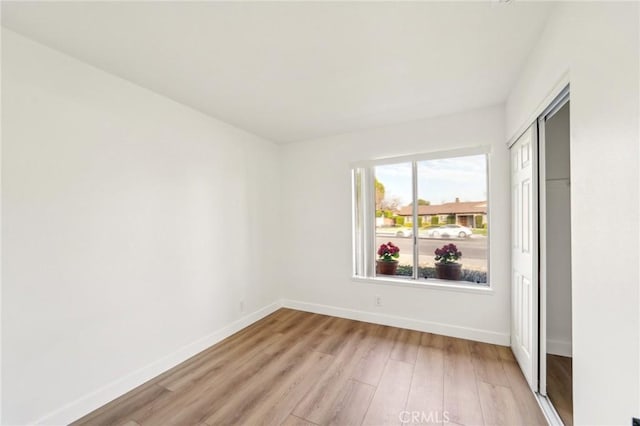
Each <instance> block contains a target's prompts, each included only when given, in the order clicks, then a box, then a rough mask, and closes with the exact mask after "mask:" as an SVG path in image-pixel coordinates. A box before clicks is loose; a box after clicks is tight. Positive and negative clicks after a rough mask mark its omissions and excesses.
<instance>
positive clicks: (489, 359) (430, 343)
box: [73, 309, 547, 426]
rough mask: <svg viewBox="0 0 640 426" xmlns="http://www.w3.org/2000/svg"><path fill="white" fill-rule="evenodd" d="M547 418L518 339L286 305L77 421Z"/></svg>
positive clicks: (472, 421)
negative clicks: (490, 338) (408, 326)
mask: <svg viewBox="0 0 640 426" xmlns="http://www.w3.org/2000/svg"><path fill="white" fill-rule="evenodd" d="M447 423H451V424H457V425H487V426H489V425H510V426H513V425H519V424H522V425H525V424H526V425H546V424H547V423H546V421H545V419H544V416H543V415H542V412H541V411H540V409H539V407H538V404H537V402H536V401H535V398H534V396H533V395H532V394H531V392H530V391H529V389H528V386H527V384H526V382H525V379H524V377H523V375H522V373H521V372H520V369H519V368H518V366H517V364H516V362H515V359H514V358H513V354H512V353H511V351H510V349H509V348H506V347H501V346H494V345H489V344H485V343H478V342H472V341H468V340H462V339H455V338H450V337H444V336H438V335H434V334H429V333H421V332H417V331H412V330H405V329H399V328H394V327H385V326H381V325H375V324H369V323H364V322H358V321H351V320H346V319H341V318H334V317H329V316H325V315H318V314H311V313H306V312H300V311H295V310H291V309H280V310H278V311H277V312H275V313H273V314H272V315H269V316H268V317H266V318H264V319H262V320H260V321H258V322H256V323H255V324H252V325H251V326H249V327H247V328H245V329H244V330H242V331H240V332H239V333H236V334H234V335H233V336H231V337H229V338H227V339H225V340H224V341H222V342H220V343H218V344H217V345H214V346H212V347H210V348H208V349H206V350H205V351H203V352H201V353H199V354H198V355H196V356H194V357H193V358H191V359H189V360H187V361H185V362H184V363H182V364H180V365H178V366H176V367H174V368H173V369H171V370H169V371H167V372H165V373H163V374H161V375H160V376H158V377H156V378H154V379H152V380H150V381H149V382H147V383H145V384H143V385H142V386H140V387H138V388H136V389H134V390H132V391H131V392H129V393H127V394H125V395H123V396H121V397H120V398H118V399H116V400H114V401H112V402H110V403H109V404H107V405H105V406H103V407H101V408H99V409H97V410H96V411H94V412H92V413H90V414H88V415H87V416H85V417H83V418H81V419H79V420H77V421H76V422H75V423H73V424H74V425H114V426H123V425H127V426H144V425H154V426H155V425H181V426H182V425H198V426H214V425H232V424H233V425H236V424H240V425H291V426H294V425H298V426H314V425H361V424H365V425H401V424H441V425H442V424H447Z"/></svg>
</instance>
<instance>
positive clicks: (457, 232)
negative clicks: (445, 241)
mask: <svg viewBox="0 0 640 426" xmlns="http://www.w3.org/2000/svg"><path fill="white" fill-rule="evenodd" d="M471 234H473V231H471V229H470V228H467V227H466V226H462V225H443V226H438V227H437V228H431V229H429V230H428V231H427V236H429V237H446V238H448V237H458V238H467V237H469V236H471Z"/></svg>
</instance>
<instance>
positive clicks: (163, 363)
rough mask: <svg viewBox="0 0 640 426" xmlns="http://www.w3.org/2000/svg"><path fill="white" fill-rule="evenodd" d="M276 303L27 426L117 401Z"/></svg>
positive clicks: (78, 415)
mask: <svg viewBox="0 0 640 426" xmlns="http://www.w3.org/2000/svg"><path fill="white" fill-rule="evenodd" d="M280 307H281V304H280V302H279V301H278V302H275V303H272V304H271V305H268V306H265V307H264V308H261V309H258V310H257V311H255V312H253V313H251V314H249V315H246V316H244V317H242V318H240V319H238V320H237V321H234V322H232V323H231V324H229V325H227V326H225V327H223V328H221V329H220V330H218V331H216V332H214V333H212V334H210V335H208V336H205V337H203V338H201V339H198V340H196V341H195V342H192V343H190V344H188V345H186V346H183V347H182V348H180V349H178V350H177V351H175V352H173V353H171V354H169V355H166V356H164V357H162V358H160V359H159V360H157V361H155V362H152V363H151V364H149V365H147V366H145V367H142V368H140V369H138V370H136V371H134V372H132V373H130V374H128V375H126V376H124V377H122V378H120V379H117V380H114V381H113V382H111V383H108V384H107V385H105V386H103V387H101V388H99V389H97V390H95V391H93V392H91V393H89V394H88V395H86V396H83V397H82V398H80V399H78V400H76V401H73V402H71V403H69V404H67V405H65V406H63V407H61V408H59V409H57V410H55V411H53V412H51V413H49V414H47V415H46V416H44V417H41V418H40V419H38V420H36V421H35V422H32V423H30V424H37V425H45V424H46V425H63V424H64V425H66V424H69V423H71V422H73V421H74V420H77V419H79V418H81V417H82V416H85V415H86V414H89V413H90V412H92V411H93V410H95V409H96V408H99V407H101V406H103V405H105V404H106V403H108V402H110V401H113V400H114V399H116V398H117V397H119V396H121V395H123V394H125V393H127V392H129V391H130V390H132V389H134V388H136V387H138V386H140V385H141V384H143V383H145V382H147V381H149V380H151V379H152V378H154V377H156V376H158V375H159V374H161V373H163V372H165V371H167V370H169V369H171V368H173V367H175V366H176V365H178V364H180V363H181V362H183V361H186V360H187V359H189V358H191V357H192V356H194V355H196V354H198V353H199V352H202V351H203V350H205V349H206V348H208V347H210V346H212V345H214V344H216V343H218V342H219V341H221V340H223V339H226V338H227V337H229V336H231V335H232V334H234V333H237V332H238V331H240V330H242V329H243V328H245V327H247V326H249V325H251V324H253V323H254V322H256V321H258V320H260V319H261V318H264V317H265V316H267V315H269V314H271V313H272V312H275V311H276V310H278V309H280Z"/></svg>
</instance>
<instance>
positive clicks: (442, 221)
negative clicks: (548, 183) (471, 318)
mask: <svg viewBox="0 0 640 426" xmlns="http://www.w3.org/2000/svg"><path fill="white" fill-rule="evenodd" d="M487 152H488V150H487V149H484V148H474V149H466V150H460V151H453V152H451V151H450V152H446V153H433V154H424V155H415V156H409V157H400V158H396V159H385V160H377V161H367V162H361V163H357V164H354V165H353V167H352V170H353V229H354V245H353V247H354V275H355V276H356V277H361V278H376V279H389V278H392V279H401V280H412V281H413V282H429V281H432V282H438V283H449V284H452V283H454V284H460V283H462V284H467V285H481V286H486V285H487V284H488V282H489V281H488V272H489V270H488V269H489V268H488V253H489V229H488V224H489V220H488V218H489V204H488V190H487V188H488V172H487V170H488V155H487ZM445 246H446V247H445ZM436 250H438V252H439V253H440V254H442V253H441V252H440V251H441V250H445V251H446V252H447V253H450V255H445V257H446V258H447V260H448V261H445V259H440V260H439V261H437V260H436ZM460 254H461V256H460V257H459V258H458V259H456V257H457V255H460ZM439 264H442V265H439ZM436 280H438V281H436ZM440 280H448V281H440Z"/></svg>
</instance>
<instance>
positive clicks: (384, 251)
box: [376, 242, 400, 275]
mask: <svg viewBox="0 0 640 426" xmlns="http://www.w3.org/2000/svg"><path fill="white" fill-rule="evenodd" d="M398 257H400V249H399V248H398V246H396V245H395V244H393V243H392V242H388V243H387V244H381V245H380V248H378V260H377V261H376V273H378V274H381V275H395V274H396V271H397V270H398V261H397V260H396V259H397V258H398Z"/></svg>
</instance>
